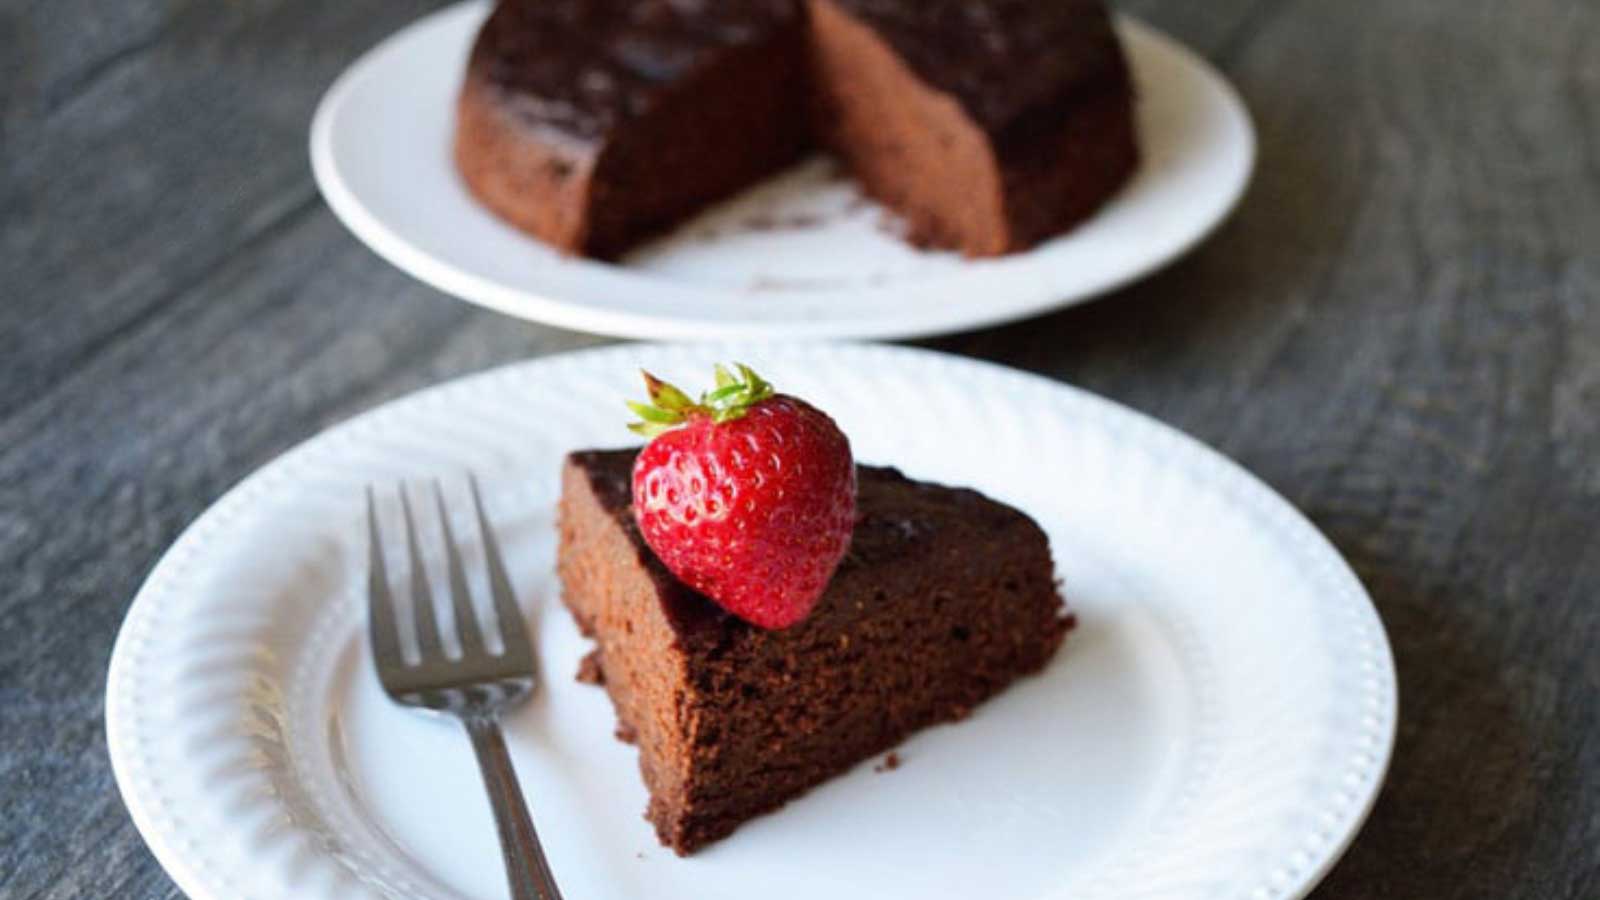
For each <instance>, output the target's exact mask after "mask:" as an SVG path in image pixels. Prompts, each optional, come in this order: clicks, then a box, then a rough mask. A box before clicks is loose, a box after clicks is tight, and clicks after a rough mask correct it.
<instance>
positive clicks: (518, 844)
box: [367, 476, 561, 900]
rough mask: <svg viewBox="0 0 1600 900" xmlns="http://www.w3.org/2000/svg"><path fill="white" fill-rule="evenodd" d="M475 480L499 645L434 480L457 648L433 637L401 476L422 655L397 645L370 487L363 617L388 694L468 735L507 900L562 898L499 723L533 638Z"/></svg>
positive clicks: (523, 677)
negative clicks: (484, 620)
mask: <svg viewBox="0 0 1600 900" xmlns="http://www.w3.org/2000/svg"><path fill="white" fill-rule="evenodd" d="M468 481H469V483H470V484H471V486H472V505H473V509H474V510H475V511H476V513H477V519H478V532H479V533H480V534H481V535H482V536H483V551H484V558H485V560H486V561H487V564H488V569H489V593H490V595H491V597H492V599H493V601H494V613H495V616H494V617H495V619H496V620H497V623H498V625H499V632H500V637H501V644H502V646H503V649H502V650H501V652H500V653H498V654H496V653H491V652H489V650H488V648H487V646H486V643H485V640H484V631H483V629H482V628H481V627H480V624H481V623H480V622H479V621H478V617H477V615H476V614H475V612H474V610H473V606H472V595H471V593H470V591H469V589H468V587H467V575H466V569H465V568H464V567H463V565H462V563H461V552H460V550H459V549H457V547H456V539H455V535H454V534H453V533H452V532H451V530H450V517H449V516H448V515H447V514H446V513H445V508H444V495H443V493H442V492H441V491H440V490H439V483H438V482H437V481H435V482H434V483H433V499H434V504H435V505H436V506H437V507H438V510H439V522H440V527H441V528H442V529H443V531H444V543H445V556H446V566H447V567H448V569H449V579H450V606H451V608H452V610H453V611H454V613H455V616H454V618H455V623H456V632H457V636H458V640H459V642H460V645H461V656H460V657H459V658H454V659H452V658H451V657H450V656H449V655H448V654H447V653H446V652H445V649H444V645H443V644H442V643H441V642H440V640H439V623H438V619H437V618H436V616H435V613H434V608H433V592H432V591H431V590H430V589H429V587H428V574H427V572H426V571H425V570H424V569H423V567H422V554H421V551H420V550H418V548H417V526H416V522H415V520H414V519H413V518H412V515H411V500H410V498H409V497H408V496H407V495H406V489H405V485H404V484H402V485H400V506H401V509H403V510H404V511H405V529H406V551H407V554H408V555H409V557H410V563H411V604H412V609H413V612H414V618H415V620H416V638H417V647H418V649H419V650H420V656H421V658H420V659H419V660H418V662H417V663H416V664H415V665H412V664H410V663H407V662H406V660H405V658H404V656H403V655H402V654H401V651H400V626H399V624H398V621H397V619H396V617H395V606H394V597H393V595H392V594H391V592H390V590H389V575H388V572H387V571H386V570H385V567H384V563H383V549H382V540H381V538H380V536H379V533H378V513H377V502H376V500H375V499H374V498H373V491H372V488H371V487H370V486H369V487H368V488H367V528H368V536H367V537H368V541H369V542H370V547H371V551H370V558H369V562H368V579H367V626H368V633H369V636H370V638H371V641H372V656H373V659H374V660H375V661H376V663H377V668H378V680H379V681H380V682H382V684H383V689H384V692H385V693H387V694H388V695H389V697H390V699H392V700H394V701H395V702H396V703H399V704H402V705H404V706H411V707H416V708H419V709H425V710H433V711H435V712H442V713H448V714H450V715H453V716H455V717H457V718H459V719H460V720H461V721H462V723H463V724H464V725H466V728H467V734H468V735H470V736H471V737H472V749H473V750H474V751H476V753H477V756H478V768H479V769H481V770H482V772H483V783H484V786H485V787H487V788H488V790H489V805H490V806H491V807H493V809H494V820H495V825H496V826H498V828H499V831H500V850H501V852H502V854H503V855H504V856H505V864H506V879H507V881H508V882H510V885H511V896H512V898H513V900H561V891H560V890H558V889H557V888H556V882H555V878H554V877H553V876H552V875H551V874H550V864H549V862H547V861H546V860H545V856H544V848H542V847H541V846H539V835H538V833H537V832H536V831H534V828H533V820H532V819H531V818H529V816H528V805H527V803H526V801H524V800H523V798H522V788H521V787H520V786H519V785H518V784H517V773H516V770H515V769H513V768H512V766H511V755H510V753H508V752H507V750H506V739H505V735H504V734H502V733H501V731H500V714H501V713H503V712H505V711H506V710H507V709H509V708H511V707H512V706H514V705H516V704H518V703H521V702H522V701H523V700H526V699H527V698H528V697H529V696H530V695H532V693H533V691H534V688H535V687H536V686H537V684H538V679H537V678H536V676H535V674H534V659H533V647H532V646H531V645H530V644H529V643H528V632H527V628H526V627H525V626H524V625H523V622H522V617H521V615H520V614H519V613H518V611H517V604H516V599H515V598H514V597H513V596H512V593H511V581H510V579H509V578H507V577H506V566H505V561H504V560H503V559H502V558H501V556H500V547H499V545H498V543H497V542H496V541H495V538H494V533H493V532H492V531H490V530H489V520H488V517H487V516H486V515H485V514H484V511H483V497H482V496H481V494H480V493H479V491H478V480H477V478H475V477H472V476H468Z"/></svg>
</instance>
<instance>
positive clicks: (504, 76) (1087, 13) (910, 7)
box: [455, 0, 1138, 257]
mask: <svg viewBox="0 0 1600 900" xmlns="http://www.w3.org/2000/svg"><path fill="white" fill-rule="evenodd" d="M808 110H809V112H808ZM813 140H815V141H817V142H820V143H822V144H824V145H826V146H827V147H829V148H831V149H832V150H833V151H835V152H836V153H837V154H838V155H840V156H841V157H843V158H844V160H845V161H846V163H847V164H848V166H849V168H850V169H851V171H852V172H853V173H854V174H855V175H856V176H857V177H858V178H859V179H860V180H861V182H862V184H863V187H864V188H865V189H866V191H867V192H868V193H869V194H871V195H872V196H874V197H876V198H877V199H879V200H881V201H883V202H884V203H885V204H886V205H888V206H889V207H890V208H892V209H894V210H895V211H896V212H898V213H900V214H902V215H903V216H904V217H905V218H906V220H907V221H908V223H909V226H910V237H911V239H912V240H913V241H915V242H917V243H921V244H927V245H933V246H939V247H948V248H952V249H956V250H960V251H961V252H963V253H966V254H968V255H971V256H992V255H998V254H1002V253H1009V252H1013V251H1017V250H1021V249H1025V248H1027V247H1029V246H1032V245H1033V244H1035V243H1037V242H1039V241H1041V240H1044V239H1045V238H1048V237H1050V236H1052V235H1055V234H1058V233H1060V232H1062V231H1064V230H1066V229H1068V228H1070V227H1072V226H1073V225H1075V224H1077V223H1078V222H1080V221H1082V220H1083V219H1084V218H1086V217H1087V216H1088V215H1090V214H1091V213H1093V212H1094V211H1095V210H1096V209H1097V208H1099V207H1100V206H1101V205H1102V204H1103V203H1104V202H1105V201H1106V200H1107V199H1109V198H1110V197H1111V196H1112V195H1113V194H1114V193H1115V192H1116V191H1117V189H1118V188H1120V187H1121V186H1122V184H1123V183H1124V182H1126V181H1127V179H1128V177H1129V176H1130V175H1131V174H1132V172H1133V171H1134V170H1135V168H1136V167H1137V165H1138V150H1137V146H1136V144H1135V138H1134V126H1133V89H1132V85H1131V81H1130V79H1129V74H1128V69H1127V64H1126V61H1125V60H1124V58H1123V55H1122V49H1121V46H1120V45H1119V43H1118V41H1117V38H1116V35H1115V33H1114V32H1113V30H1112V28H1111V22H1110V18H1109V15H1108V14H1107V12H1106V10H1105V7H1104V5H1103V4H1102V3H1101V2H1100V0H1060V2H1036V0H714V2H713V0H501V2H500V3H499V5H498V6H497V7H496V9H495V11H494V13H493V14H492V15H491V16H490V17H489V19H488V21H487V22H486V23H485V25H484V27H483V29H482V31H481V32H480V34H479V36H478V40H477V42H476V44H475V45H474V48H473V52H472V57H471V61H470V63H469V65H468V70H467V77H466V82H465V84H464V85H463V88H462V93H461V97H460V100H459V112H458V125H457V136H456V151H455V152H456V162H457V167H458V169H459V170H460V171H461V173H462V176H463V178H464V179H465V181H466V183H467V186H468V187H469V188H470V189H471V190H472V192H473V193H474V194H476V195H477V196H478V197H479V199H480V200H482V201H483V202H484V204H485V205H487V206H489V207H490V208H491V209H493V210H494V211H495V212H497V213H498V214H499V215H501V216H502V217H503V218H505V219H507V220H508V221H510V222H511V223H512V224H514V225H516V226H517V227H519V228H522V229H523V230H525V231H528V232H530V233H532V234H534V235H536V236H538V237H540V238H542V239H543V240H545V241H546V242H548V243H551V244H553V245H554V246H556V247H557V248H559V249H561V250H563V251H566V252H571V253H583V254H587V255H591V256H601V257H605V256H614V255H616V254H618V253H620V252H622V251H624V250H626V249H627V248H628V247H629V246H631V245H632V244H634V243H636V242H637V241H639V240H641V239H642V238H644V237H646V236H648V235H650V234H652V233H654V232H656V231H659V230H661V229H663V228H666V227H668V226H670V225H672V224H674V223H675V222H677V221H679V220H681V219H682V218H684V217H686V216H688V215H690V214H692V213H693V212H695V211H697V210H698V209H700V208H702V207H703V206H705V205H707V204H709V203H712V202H714V201H716V200H719V199H721V198H723V197H725V196H728V195H730V194H732V193H734V192H736V191H738V190H740V189H742V188H744V187H747V186H749V185H750V184H752V183H754V182H756V181H758V180H760V179H761V178H763V177H765V176H766V175H768V174H771V173H772V172H775V171H777V170H778V169H780V168H782V167H783V166H785V165H787V164H789V163H791V162H793V161H794V160H796V159H798V158H799V157H800V156H801V155H803V154H804V153H805V152H806V150H807V149H809V147H810V146H811V144H812V142H813Z"/></svg>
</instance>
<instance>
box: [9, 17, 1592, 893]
mask: <svg viewBox="0 0 1600 900" xmlns="http://www.w3.org/2000/svg"><path fill="white" fill-rule="evenodd" d="M434 5H436V4H435V3H432V2H428V0H343V2H337V3H323V2H313V0H281V2H277V0H234V2H228V3H220V2H176V0H173V2H155V0H121V2H117V3H100V2H91V0H59V2H56V3H53V4H44V3H40V4H33V5H31V8H29V9H26V10H22V9H18V8H17V5H16V4H8V5H7V6H6V7H4V8H3V11H0V112H3V120H0V123H3V124H0V267H3V268H0V275H3V278H0V295H3V302H0V572H4V575H5V582H4V588H3V590H0V810H3V813H0V896H4V897H8V898H13V897H14V898H38V900H43V898H68V897H93V898H100V897H118V898H123V897H171V896H177V891H176V889H175V888H174V887H173V886H172V884H171V882H170V881H168V879H167V878H166V876H165V875H164V874H163V873H162V871H161V869H160V868H159V867H158V866H157V865H156V863H155V861H154V860H153V859H152V858H151V856H150V854H149V852H148V851H147V850H146V849H145V847H144V844H143V843H142V841H141V840H140V838H139V836H138V834H137V833H135V831H134V829H133V826H132V824H131V823H130V822H129V820H128V817H127V814H126V813H125V811H124V810H123V807H122V803H121V801H120V800H119V799H118V796H117V792H116V789H115V787H114V785H113V783H112V778H111V773H110V770H109V768H108V765H107V759H106V748H105V737H104V733H103V728H102V724H103V716H102V701H103V689H104V688H103V685H104V680H105V672H106V661H107V656H108V654H109V653H110V650H111V643H112V639H113V636H114V635H115V633H116V629H117V625H118V623H119V622H120V621H121V619H122V616H123V613H124V611H125V610H126V609H127V606H128V603H129V601H130V599H131V597H132V595H133V592H134V590H135V589H136V588H137V587H138V585H139V583H140V580H141V579H142V578H143V577H144V576H145V574H146V572H147V571H148V570H149V568H150V566H151V565H152V564H153V563H154V562H155V560H156V558H157V556H158V555H159V554H160V553H161V552H162V550H163V549H164V548H165V547H166V546H167V544H168V543H169V542H170V541H171V540H172V539H173V538H174V536H175V535H176V534H177V533H178V531H179V530H180V529H181V528H183V526H184V525H185V524H187V523H188V522H189V521H190V520H191V519H193V518H194V517H195V516H196V515H198V514H199V513H200V512H201V510H203V509H204V508H205V507H206V506H207V505H208V504H209V503H211V502H212V501H213V500H215V499H216V498H217V497H218V496H219V495H220V494H221V493H222V492H223V491H224V490H226V489H227V488H228V487H229V486H230V485H232V484H233V483H234V482H236V481H238V480H239V479H240V478H241V477H243V476H244V475H245V474H246V473H248V472H250V471H251V470H252V469H254V468H255V467H257V466H259V465H261V464H262V463H264V462H266V461H267V460H269V459H271V458H272V457H273V456H274V455H275V454H277V453H278V452H280V451H282V450H284V449H285V448H287V447H289V446H290V445H292V444H294V443H296V442H298V441H300V440H302V439H304V438H306V437H307V436H309V435H311V434H312V433H314V432H316V431H317V430H318V429H320V428H323V427H325V426H327V425H330V424H332V423H334V422H337V421H339V420H341V419H343V418H345V417H347V416H349V415H351V414H353V413H355V412H358V411H360V410H363V409H366V408H368V407H370V406H372V405H374V404H376V403H379V402H381V401H383V400H387V399H389V398H392V397H396V396H399V395H400V394H403V393H405V392H407V391H410V390H412V389H414V388H417V387H421V386H423V385H427V384H432V383H435V382H438V381H440V380H442V379H445V378H448V377H450V376H453V375H457V374H459V373H463V372H471V371H474V370H478V369H482V368H485V367H487V366H491V365H494V364H497V363H502V362H505V361H508V360H516V359H522V358H525V357H529V356H536V355H540V354H545V353H550V352H554V351H557V350H565V349H568V348H572V347H576V346H580V345H586V344H593V343H597V342H598V339H596V338H591V337H585V336H580V335H574V334H568V333H564V332H561V331H556V330H551V329H546V328H539V327H535V326H531V325H523V324H518V323H515V322H512V321H510V320H507V319H504V318H501V317H498V316H496V315H493V314H491V313H487V312H481V311H479V310H477V309H476V308H473V307H470V306H467V305H465V304H462V303H458V302H455V301H453V300H450V299H448V298H446V297H443V296H441V295H440V294H438V293H437V292H435V291H433V290H431V289H429V288H426V287H423V286H422V285H420V284H418V283H416V282H414V281H412V280H411V279H410V278H408V277H406V276H405V275H402V274H400V273H399V272H398V271H396V270H394V269H393V268H391V267H389V266H388V265H387V264H385V263H383V262H381V261H380V260H378V259H377V258H376V257H375V256H373V254H372V253H371V252H369V251H368V250H367V249H366V248H364V247H363V246H361V245H360V244H359V243H357V242H356V241H355V239H354V238H352V237H351V236H350V235H349V234H347V233H346V232H345V231H344V229H343V228H341V227H340V226H339V224H338V223H337V222H335V221H334V218H333V216H332V214H330V213H329V212H328V210H327V208H326V207H325V206H324V205H323V203H322V201H321V199H320V198H319V197H318V195H317V193H316V190H315V188H314V187H313V186H312V182H311V174H310V172H309V170H308V166H307V162H306V153H305V144H306V130H307V126H308V123H309V119H310V115H311V110H312V107H313V105H314V103H315V102H316V100H317V98H318V96H319V95H320V94H321V92H322V91H323V89H324V88H325V87H326V86H327V85H328V83H329V82H330V80H331V79H332V78H333V77H334V75H335V74H337V73H338V71H339V70H340V69H341V68H342V67H343V66H344V65H345V64H346V63H348V62H349V61H350V60H351V59H353V58H354V56H355V55H356V54H357V53H358V52H359V51H361V50H364V49H365V48H367V47H368V46H370V45H371V44H373V43H374V42H376V41H377V40H378V39H379V38H381V37H383V36H384V35H385V34H387V33H388V32H390V31H392V30H394V29H395V28H397V27H399V26H400V25H402V24H404V23H406V22H407V21H409V20H411V19H413V18H415V17H416V16H418V15H419V14H421V13H423V12H425V11H427V10H428V9H429V8H431V7H432V6H434ZM1124 6H1125V8H1127V9H1128V11H1130V12H1133V13H1136V14H1138V15H1140V16H1143V17H1145V18H1146V19H1148V20H1149V21H1151V22H1153V23H1155V24H1156V25H1158V26H1160V27H1162V28H1164V29H1167V30H1169V31H1170V32H1172V33H1173V34H1175V35H1177V36H1178V37H1180V38H1181V39H1183V40H1184V41H1186V42H1188V43H1189V44H1190V45H1191V46H1193V47H1195V48H1196V49H1197V50H1199V51H1200V52H1201V53H1203V54H1204V55H1206V56H1207V57H1209V58H1210V59H1211V60H1212V61H1214V62H1215V63H1216V64H1217V65H1218V66H1219V67H1221V68H1222V69H1223V70H1224V71H1225V72H1226V73H1227V74H1228V75H1229V76H1230V77H1231V78H1232V79H1233V80H1234V81H1235V83H1236V84H1237V85H1238V86H1239V88H1240V90H1241V92H1242V93H1243V95H1244V97H1245V99H1246V101H1247V103H1248V104H1249V106H1250V108H1251V110H1252V112H1253V114H1254V116H1255V120H1256V123H1257V125H1258V127H1259V129H1260V136H1261V159H1260V168H1259V172H1258V175H1257V177H1256V180H1255V183H1254V185H1253V186H1252V188H1251V191H1250V194H1249V196H1248V197H1247V199H1246V200H1245V202H1244V205H1243V207H1242V208H1241V209H1240V210H1239V212H1238V214H1237V216H1236V217H1235V218H1234V219H1233V220H1232V222H1231V223H1230V224H1229V225H1227V226H1226V227H1225V228H1224V229H1223V230H1222V232H1221V233H1219V234H1218V235H1217V236H1216V237H1215V238H1214V239H1212V240H1211V241H1210V242H1209V243H1207V244H1206V245H1205V246H1203V247H1202V248H1200V249H1199V250H1198V251H1197V252H1196V253H1194V254H1193V255H1192V256H1190V257H1189V258H1188V259H1187V260H1186V261H1184V262H1182V263H1180V264H1178V265H1176V266H1174V267H1173V268H1171V269H1170V270H1168V271H1167V272H1165V273H1163V274H1161V275H1158V276H1156V277H1155V278H1152V279H1150V280H1149V281H1146V282H1144V283H1142V284H1139V285H1136V286H1134V287H1132V288H1129V289H1127V290H1124V291H1122V292H1120V293H1118V294H1116V295H1114V296H1111V297H1109V298H1106V299H1105V300H1103V301H1101V302H1099V303H1096V304H1093V305H1091V306H1088V307H1085V308H1079V309H1076V310H1071V311H1067V312H1062V313H1059V314H1056V315H1053V316H1048V317H1046V318H1043V319H1038V320H1035V321H1030V322H1027V323H1024V324H1020V325H1014V326H1011V327H1007V328H1001V329H997V330H993V331H987V332H982V333H977V334H967V335H961V336H956V337H950V338H945V339H942V340H936V341H930V342H928V344H929V345H931V346H934V347H938V348H940V349H944V350H950V351H956V352H960V353H967V354H972V355H974V356H979V357H983V358H987V359H992V360H997V361H1000V362H1003V363H1006V364H1008V365H1012V366H1018V367H1021V368H1025V369H1030V370H1034V371H1038V372H1043V373H1046V374H1048V375H1050V376H1051V377H1055V378H1060V379H1063V380H1065V381H1070V382H1072V383H1074V384H1078V385H1081V386H1083V387H1086V388H1089V389H1090V390H1094V391H1098V392H1100V393H1103V394H1106V395H1108V396H1110V397H1113V398H1116V399H1117V400H1120V401H1123V402H1125V403H1128V404H1130V405H1132V406H1135V407H1137V408H1140V409H1142V410H1145V411H1148V412H1150V413H1153V414H1154V415H1156V416H1159V417H1160V418H1162V419H1165V420H1166V421H1168V422H1171V423H1173V424H1175V425H1177V426H1179V427H1181V428H1184V429H1186V430H1188V431H1189V432H1191V433H1193V434H1195V435H1197V436H1199V437H1200V438H1201V439H1203V440H1205V441H1208V442H1210V443H1212V444H1214V445H1216V446H1218V447H1220V448H1221V449H1222V450H1223V451H1225V452H1227V453H1228V454H1231V455H1232V456H1233V457H1235V458H1236V459H1238V460H1240V461H1241V462H1243V463H1244V464H1245V465H1246V466H1248V467H1250V468H1251V469H1253V470H1254V471H1256V472H1257V473H1259V474H1260V475H1261V476H1263V477H1264V478H1265V479H1266V480H1267V481H1268V482H1270V483H1271V484H1273V485H1274V486H1275V487H1277V488H1278V489H1279V490H1281V491H1282V492H1283V493H1284V494H1286V495H1287V496H1288V497H1289V498H1290V499H1291V500H1292V501H1293V502H1295V503H1296V504H1297V505H1298V506H1299V507H1300V508H1301V509H1303V510H1304V511H1305V512H1306V513H1307V514H1308V515H1309V516H1310V517H1311V518H1312V519H1313V520H1314V521H1315V522H1316V523H1317V524H1318V525H1319V526H1321V527H1322V528H1323V529H1325V530H1326V531H1327V533H1328V534H1329V535H1330V536H1331V537H1332V539H1333V541H1334V543H1336V544H1337V545H1338V546H1339V548H1340V549H1341V550H1342V551H1343V552H1344V553H1345V554H1346V555H1347V556H1348V557H1349V558H1350V560H1351V561H1352V562H1353V564H1354V565H1355V567H1356V569H1357V570H1358V571H1359V572H1360V574H1361V576H1362V578H1363V579H1364V580H1365V582H1366V584H1367V586H1368V587H1369V589H1370V590H1371V592H1372V594H1373V596H1374V598H1375V599H1376V601H1377V604H1378V608H1379V610H1380V611H1381V613H1382V615H1383V618H1384V621H1385V622H1386V624H1387V626H1388V628H1389V633H1390V635H1391V637H1392V639H1393V642H1394V648H1395V652H1396V655H1397V657H1398V663H1399V672H1400V684H1401V693H1402V703H1401V707H1402V711H1401V725H1400V733H1399V743H1398V747H1397V750H1396V753H1395V758H1394V765H1393V769H1392V772H1391V775H1390V778H1389V782H1388V786H1387V787H1386V789H1385V790H1384V793H1383V795H1382V798H1381V799H1380V801H1379V802H1378V805H1377V808H1376V810H1375V811H1374V813H1373V815H1372V819H1371V821H1370V822H1369V823H1368V825H1367V826H1366V829H1365V830H1364V831H1363V832H1362V834H1361V836H1360V837H1359V838H1358V839H1357V841H1356V843H1355V846H1354V848H1353V849H1352V850H1351V851H1350V852H1349V854H1348V856H1347V857H1346V858H1345V860H1344V861H1343V862H1341V863H1340V864H1339V866H1338V867H1337V868H1336V869H1335V870H1334V872H1333V874H1332V875H1331V877H1330V878H1329V879H1328V880H1327V881H1326V882H1325V884H1324V886H1323V887H1322V888H1320V889H1319V890H1318V891H1317V893H1316V895H1315V896H1316V897H1319V898H1323V897H1341V898H1342V897H1407V898H1410V897H1428V898H1456V897H1485V898H1501V897H1530V898H1531V897H1538V898H1574V900H1577V898H1594V897H1600V4H1596V3H1592V2H1591V3H1579V2H1559V0H1517V2H1514V3H1512V2H1506V0H1413V2H1405V0H1394V2H1382V0H1369V2H1364V3H1355V2H1352V3H1345V2H1325V0H1209V2H1206V3H1193V2H1189V0H1129V2H1127V3H1125V4H1124Z"/></svg>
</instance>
